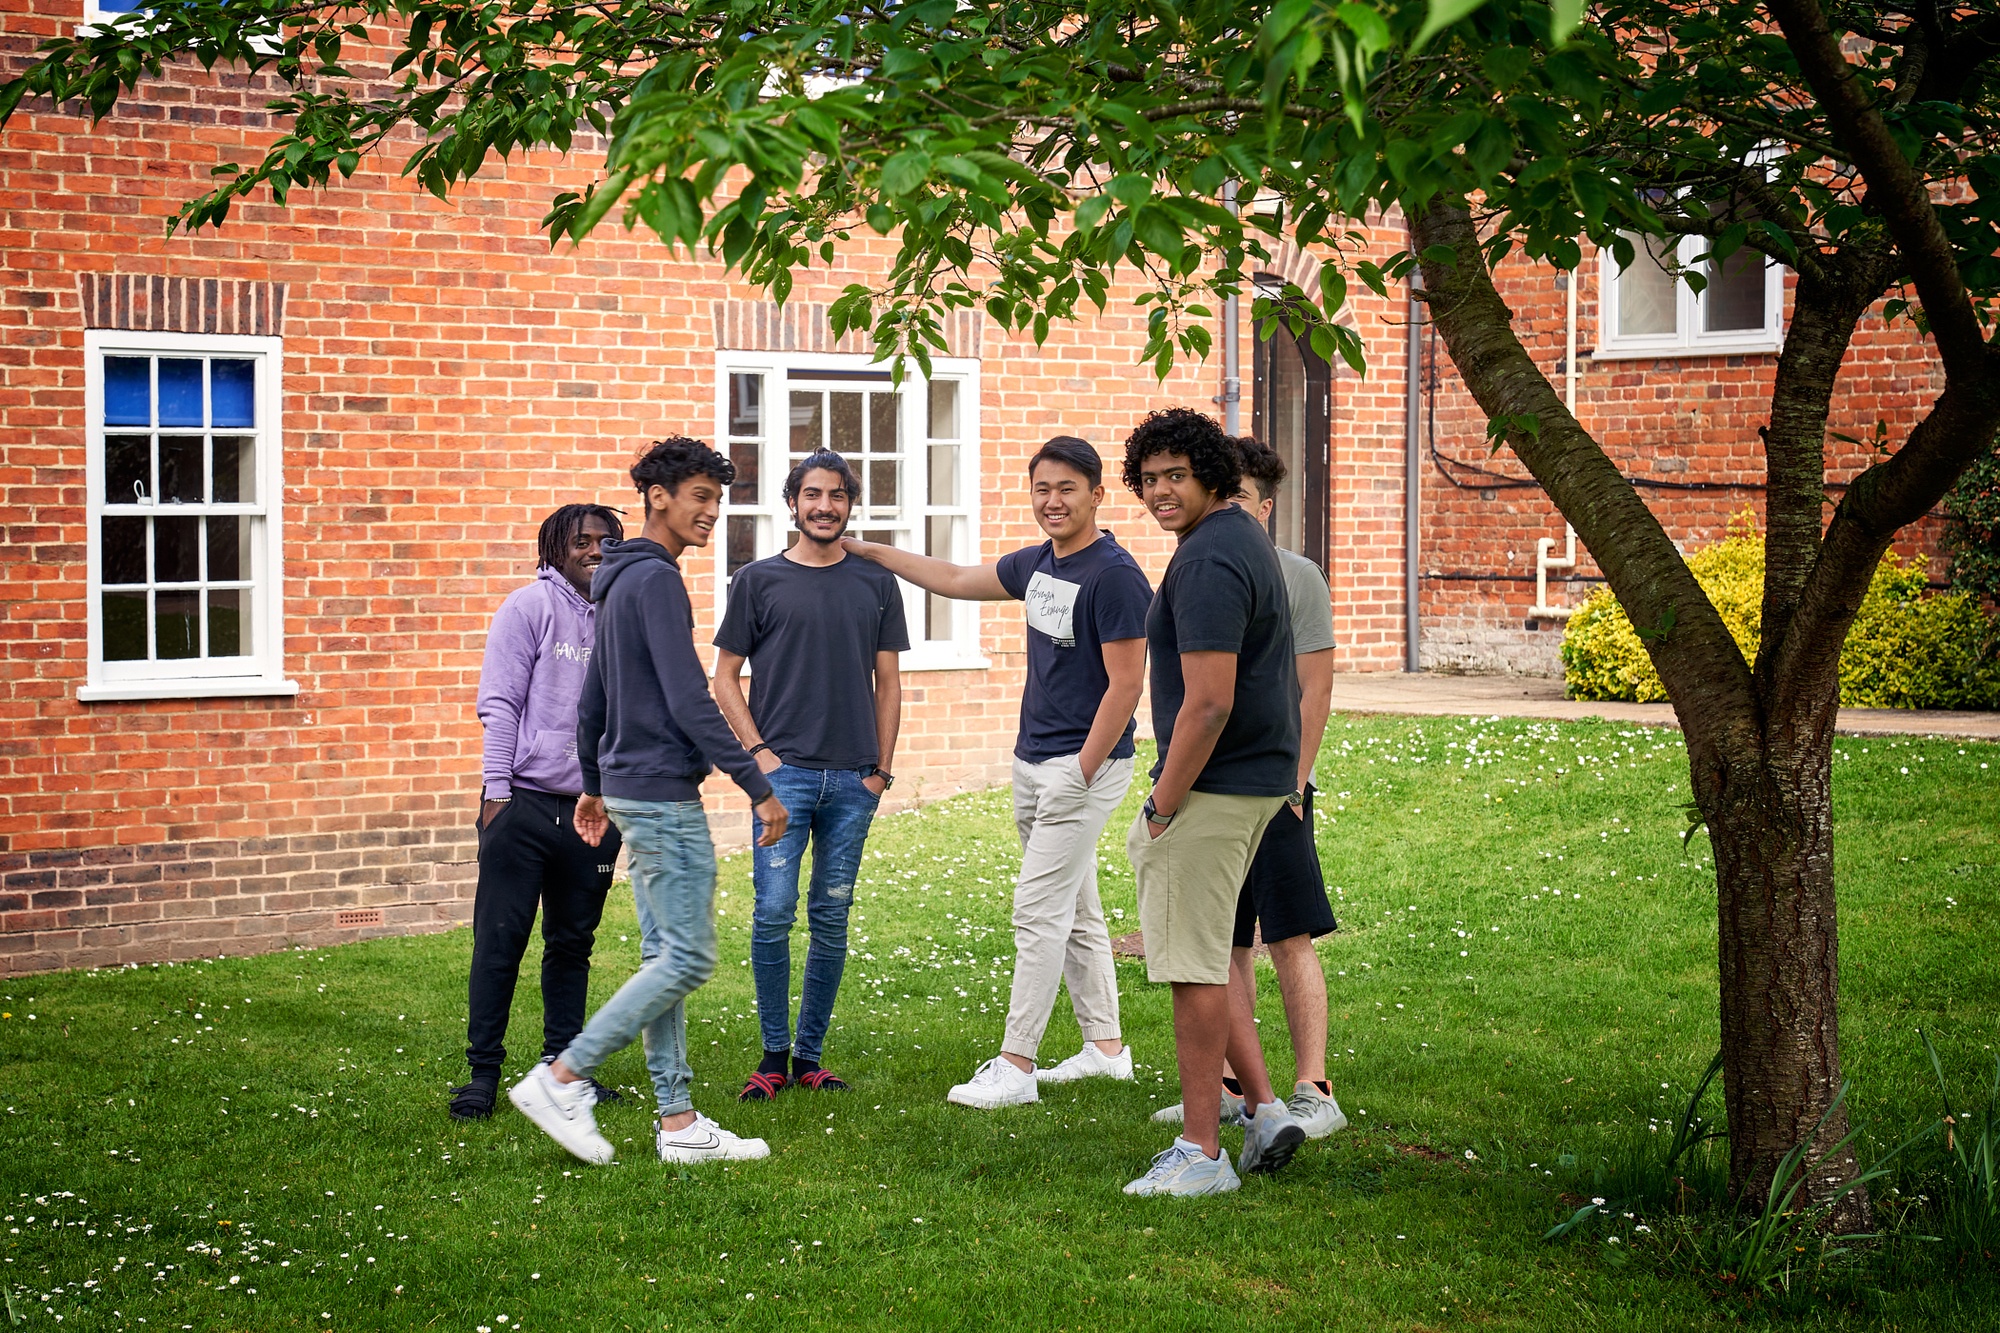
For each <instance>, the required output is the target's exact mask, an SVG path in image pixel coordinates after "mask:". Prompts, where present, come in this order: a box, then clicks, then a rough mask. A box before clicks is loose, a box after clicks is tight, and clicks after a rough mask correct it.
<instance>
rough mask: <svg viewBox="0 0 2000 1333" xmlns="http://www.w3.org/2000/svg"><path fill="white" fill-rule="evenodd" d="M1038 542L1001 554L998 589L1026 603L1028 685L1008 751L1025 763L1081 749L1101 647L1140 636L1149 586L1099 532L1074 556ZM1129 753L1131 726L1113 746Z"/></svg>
mask: <svg viewBox="0 0 2000 1333" xmlns="http://www.w3.org/2000/svg"><path fill="white" fill-rule="evenodd" d="M1055 545H1056V544H1055V543H1054V542H1052V541H1047V542H1043V543H1042V544H1041V545H1040V546H1030V547H1027V548H1026V549H1024V550H1019V551H1015V552H1013V553H1011V554H1009V555H1005V556H1002V557H1001V558H1000V565H999V574H1000V586H1001V587H1003V588H1005V589H1006V590H1007V595H1008V596H1009V597H1012V598H1015V599H1016V600H1018V601H1021V602H1024V603H1026V606H1027V619H1028V688H1027V691H1026V693H1024V694H1023V695H1022V696H1021V736H1020V739H1019V740H1017V741H1016V742H1015V743H1014V754H1015V756H1016V757H1018V758H1020V759H1024V760H1026V761H1027V762H1029V763H1031V764H1039V763H1044V762H1046V761H1048V760H1050V759H1055V758H1059V757H1061V756H1063V755H1071V754H1075V753H1076V752H1077V751H1079V750H1081V749H1083V743H1084V741H1085V740H1087V739H1088V738H1089V736H1090V725H1091V723H1092V722H1094V721H1096V720H1097V706H1098V704H1099V703H1101V702H1103V699H1104V691H1105V690H1106V689H1107V688H1109V686H1110V684H1111V677H1110V675H1109V673H1107V672H1106V671H1105V669H1104V645H1105V644H1107V643H1115V642H1117V641H1118V640H1120V639H1143V638H1145V637H1146V608H1147V607H1148V606H1149V605H1151V604H1152V600H1153V590H1152V588H1151V587H1150V586H1148V585H1147V583H1146V576H1145V574H1144V573H1143V572H1142V571H1141V570H1140V569H1139V563H1138V561H1136V560H1134V559H1133V558H1132V557H1131V556H1130V555H1129V554H1127V553H1126V551H1125V548H1124V547H1122V546H1120V545H1119V544H1118V542H1117V539H1116V538H1114V537H1113V536H1112V535H1111V534H1110V533H1108V532H1107V533H1104V534H1102V535H1101V536H1099V537H1098V539H1097V540H1096V541H1094V542H1092V543H1091V544H1090V545H1089V546H1086V547H1084V548H1083V549H1082V550H1081V551H1078V552H1077V553H1076V554H1074V555H1067V556H1063V557H1061V558H1058V557H1057V556H1056V550H1055ZM1131 753H1132V723H1131V721H1130V720H1128V721H1127V722H1126V723H1125V732H1124V734H1123V735H1121V736H1120V737H1119V738H1118V744H1117V745H1115V746H1113V747H1112V749H1111V757H1112V758H1113V759H1123V758H1126V757H1127V756H1129V755H1130V754H1131Z"/></svg>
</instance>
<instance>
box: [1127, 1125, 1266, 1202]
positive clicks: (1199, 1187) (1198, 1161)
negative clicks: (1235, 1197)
mask: <svg viewBox="0 0 2000 1333" xmlns="http://www.w3.org/2000/svg"><path fill="white" fill-rule="evenodd" d="M1242 1184H1243V1182H1242V1181H1240V1180H1238V1179H1237V1177H1236V1172H1235V1171H1234V1170H1232V1169H1231V1168H1230V1165H1229V1154H1228V1153H1220V1154H1218V1155H1216V1156H1214V1157H1210V1156H1209V1155H1208V1154H1206V1153H1204V1152H1203V1151H1202V1150H1201V1149H1200V1148H1198V1147H1196V1146H1195V1145H1194V1144H1192V1143H1189V1142H1188V1141H1187V1140H1186V1139H1175V1140H1174V1146H1173V1147H1171V1148H1169V1149H1167V1150H1166V1151H1165V1152H1163V1153H1161V1154H1160V1155H1159V1156H1158V1157H1155V1158H1154V1159H1153V1165H1152V1166H1150V1167H1149V1168H1147V1170H1146V1174H1145V1175H1143V1176H1140V1177H1139V1178H1138V1179H1137V1180H1133V1181H1128V1182H1127V1183H1126V1185H1125V1192H1126V1193H1127V1194H1172V1195H1177V1196H1179V1197H1182V1198H1188V1197H1192V1196H1196V1195H1202V1194H1227V1193H1229V1192H1230V1191H1231V1190H1234V1189H1240V1188H1241V1187H1242Z"/></svg>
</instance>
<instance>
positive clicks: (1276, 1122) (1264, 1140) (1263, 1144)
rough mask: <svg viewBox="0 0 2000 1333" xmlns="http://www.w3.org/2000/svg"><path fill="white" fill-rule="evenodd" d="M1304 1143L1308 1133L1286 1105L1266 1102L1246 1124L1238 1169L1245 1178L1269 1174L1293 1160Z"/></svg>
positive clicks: (1244, 1123)
mask: <svg viewBox="0 0 2000 1333" xmlns="http://www.w3.org/2000/svg"><path fill="white" fill-rule="evenodd" d="M1305 1141H1306V1132H1305V1130H1304V1129H1302V1128H1300V1127H1299V1122H1298V1121H1296V1120H1294V1119H1292V1116H1291V1113H1290V1112H1289V1111H1287V1110H1286V1109H1285V1104H1284V1103H1283V1102H1265V1103H1264V1104H1263V1105H1262V1106H1260V1107H1258V1108H1257V1109H1256V1111H1255V1112H1253V1113H1252V1114H1251V1116H1250V1118H1249V1119H1247V1120H1245V1121H1244V1122H1243V1154H1242V1156H1240V1157H1238V1158H1237V1159H1236V1169H1237V1170H1238V1171H1240V1172H1242V1173H1243V1174H1244V1175H1246V1176H1247V1175H1250V1174H1252V1173H1261V1174H1264V1175H1269V1174H1271V1173H1272V1172H1274V1171H1277V1170H1280V1169H1281V1168H1283V1166H1284V1165H1285V1163H1287V1162H1289V1161H1291V1160H1292V1154H1293V1153H1295V1152H1297V1151H1298V1150H1299V1145H1300V1144H1301V1143H1304V1142H1305Z"/></svg>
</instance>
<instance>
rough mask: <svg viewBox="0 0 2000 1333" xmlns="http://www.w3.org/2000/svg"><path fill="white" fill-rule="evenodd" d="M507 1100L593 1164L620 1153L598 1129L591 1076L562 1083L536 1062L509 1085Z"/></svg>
mask: <svg viewBox="0 0 2000 1333" xmlns="http://www.w3.org/2000/svg"><path fill="white" fill-rule="evenodd" d="M507 1100H508V1101H510V1102H512V1103H514V1106H515V1109H517V1110H519V1111H520V1113H521V1114H522V1115H524V1116H526V1117H528V1119H530V1120H532V1121H534V1122H535V1125H536V1126H537V1127H538V1128H539V1129H540V1130H541V1131H542V1132H543V1133H544V1134H547V1135H548V1136H549V1137H550V1138H552V1139H554V1140H555V1141H556V1142H557V1143H560V1144H561V1145H562V1146H563V1147H565V1148H567V1149H569V1151H570V1152H572V1153H574V1154H576V1155H577V1156H578V1157H580V1158H582V1159H583V1160H584V1161H586V1162H589V1163H590V1164H591V1165H592V1166H603V1165H604V1164H605V1163H606V1162H609V1161H610V1160H611V1159H612V1158H613V1157H614V1156H616V1155H617V1152H616V1149H614V1148H612V1146H611V1144H610V1142H609V1141H608V1140H607V1139H606V1138H605V1137H604V1136H603V1135H602V1134H599V1133H598V1132H597V1116H596V1114H595V1113H594V1111H593V1108H594V1107H595V1106H596V1105H597V1094H596V1093H595V1092H594V1091H592V1089H591V1086H590V1080H589V1079H579V1080H578V1081H577V1082H575V1083H559V1082H557V1081H556V1076H555V1075H554V1074H553V1073H551V1072H550V1071H549V1067H548V1066H547V1065H536V1066H535V1067H534V1068H533V1069H530V1070H529V1071H528V1076H527V1077H526V1078H524V1079H522V1080H521V1081H520V1082H519V1083H516V1084H515V1085H514V1086H513V1087H511V1088H509V1089H507Z"/></svg>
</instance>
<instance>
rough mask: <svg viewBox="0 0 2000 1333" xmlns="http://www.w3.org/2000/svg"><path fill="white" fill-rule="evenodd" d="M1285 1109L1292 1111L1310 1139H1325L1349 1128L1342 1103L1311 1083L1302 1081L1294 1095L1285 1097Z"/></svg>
mask: <svg viewBox="0 0 2000 1333" xmlns="http://www.w3.org/2000/svg"><path fill="white" fill-rule="evenodd" d="M1285 1109H1286V1110H1287V1111H1290V1112H1291V1113H1292V1119H1294V1120H1296V1121H1298V1122H1299V1128H1300V1129H1303V1130H1304V1131H1305V1132H1306V1137H1307V1138H1309V1139H1323V1138H1325V1137H1326V1136H1327V1135H1329V1134H1338V1133H1339V1132H1340V1131H1341V1130H1343V1129H1346V1128H1347V1116H1346V1114H1345V1113H1344V1112H1343V1111H1342V1110H1341V1109H1340V1103H1339V1102H1337V1101H1335V1100H1334V1099H1333V1098H1332V1097H1331V1096H1330V1095H1328V1094H1327V1093H1324V1092H1321V1091H1320V1090H1319V1089H1318V1088H1316V1087H1314V1086H1313V1085H1312V1084H1310V1083H1301V1084H1299V1086H1298V1087H1296V1088H1294V1089H1293V1090H1292V1095H1291V1096H1290V1097H1288V1098H1286V1099H1285Z"/></svg>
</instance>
